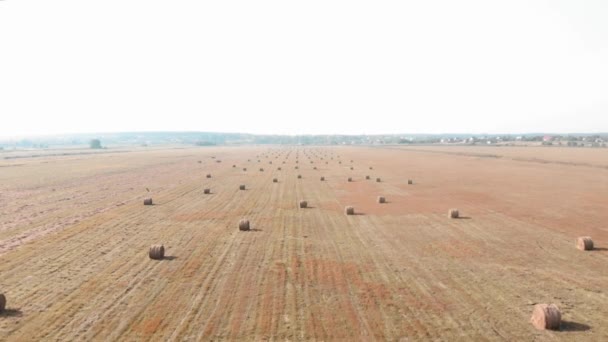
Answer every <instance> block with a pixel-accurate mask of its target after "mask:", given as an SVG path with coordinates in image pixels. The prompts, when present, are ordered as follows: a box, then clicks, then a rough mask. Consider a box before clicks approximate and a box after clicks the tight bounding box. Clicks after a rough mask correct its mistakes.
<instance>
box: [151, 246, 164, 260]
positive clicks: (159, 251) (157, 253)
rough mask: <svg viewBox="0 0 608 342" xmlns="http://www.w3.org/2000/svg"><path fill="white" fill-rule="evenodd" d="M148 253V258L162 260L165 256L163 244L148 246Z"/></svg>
mask: <svg viewBox="0 0 608 342" xmlns="http://www.w3.org/2000/svg"><path fill="white" fill-rule="evenodd" d="M148 255H149V256H150V259H154V260H162V259H163V258H164V257H165V246H163V245H152V246H150V252H149V254H148Z"/></svg>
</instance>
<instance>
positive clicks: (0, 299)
mask: <svg viewBox="0 0 608 342" xmlns="http://www.w3.org/2000/svg"><path fill="white" fill-rule="evenodd" d="M4 309H6V297H5V296H4V293H0V312H3V311H4Z"/></svg>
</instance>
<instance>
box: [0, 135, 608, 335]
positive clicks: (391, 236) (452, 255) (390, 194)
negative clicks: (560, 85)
mask: <svg viewBox="0 0 608 342" xmlns="http://www.w3.org/2000/svg"><path fill="white" fill-rule="evenodd" d="M479 149H480V148H473V149H471V150H470V151H468V150H466V148H465V147H461V148H459V150H457V151H450V150H449V149H448V151H447V152H450V153H446V148H444V147H437V148H436V149H434V148H432V147H420V148H415V147H411V148H402V147H386V148H381V147H374V148H367V147H357V148H355V147H327V148H323V147H310V148H304V147H297V148H296V147H238V148H236V147H221V148H220V147H209V148H187V149H166V150H162V149H156V150H150V151H145V150H137V151H124V152H123V153H96V154H72V155H62V154H61V152H56V153H53V154H49V155H36V156H35V157H27V156H23V157H20V158H19V159H18V164H19V166H14V165H15V160H14V159H0V274H1V275H2V276H1V277H0V289H1V290H2V291H1V293H3V294H4V295H5V296H6V299H7V305H6V310H5V312H4V313H2V314H0V340H6V341H36V340H48V341H55V340H66V341H67V340H111V341H117V340H125V341H133V340H135V341H137V340H153V341H200V340H205V341H206V340H271V339H272V340H292V341H293V340H326V341H329V340H342V341H345V340H348V341H356V340H361V341H373V340H391V341H398V340H403V341H406V340H410V341H413V340H445V341H476V340H490V341H494V340H496V341H504V340H508V341H530V340H538V341H571V340H577V341H606V340H608V324H606V318H607V317H608V286H607V285H606V284H608V225H607V224H606V222H608V211H607V210H606V203H608V169H605V168H603V165H604V160H608V158H607V157H606V156H605V155H603V156H601V157H600V156H598V155H597V153H599V152H593V153H589V152H587V151H585V150H582V149H569V148H563V149H558V148H550V149H547V151H551V152H550V153H548V154H547V155H544V154H539V155H542V156H543V158H544V159H547V160H548V159H551V158H554V157H553V155H555V159H551V161H552V162H538V160H532V159H530V156H529V154H533V153H532V152H529V151H527V150H525V148H517V149H514V150H512V151H511V150H506V149H507V148H498V147H497V148H491V147H487V148H486V147H484V148H483V151H484V152H483V153H485V154H489V155H498V154H501V153H502V151H509V157H501V158H483V157H479V156H476V155H472V154H474V153H480V152H478V150H479ZM520 150H521V157H518V153H519V152H518V151H520ZM555 150H559V153H557V152H553V151H555ZM532 151H535V149H532ZM602 151H603V153H605V154H608V150H602ZM452 152H458V153H452ZM297 155H299V157H300V159H303V160H308V159H309V158H310V160H311V161H314V162H315V165H319V170H320V171H322V174H324V175H325V176H324V177H325V179H326V181H324V182H320V181H319V179H320V178H319V175H318V173H319V171H316V170H313V169H312V168H309V167H304V168H302V169H300V170H297V169H295V168H294V166H295V165H296V156H297ZM504 155H507V154H506V153H504ZM212 156H216V157H217V158H218V159H221V160H223V161H225V162H224V163H217V162H216V161H215V159H213V158H211V157H212ZM268 157H274V158H278V159H280V160H284V161H285V163H286V165H288V166H289V167H285V168H284V169H283V170H282V171H281V170H270V169H268V170H265V172H243V171H242V169H241V167H243V166H247V167H252V165H254V166H255V164H256V162H255V161H256V160H258V158H260V159H262V158H264V159H265V158H268ZM321 157H323V158H325V159H329V160H336V161H332V162H330V163H329V164H322V163H317V162H319V161H321V160H322V159H321ZM253 158H255V159H253ZM351 159H352V160H355V161H354V162H353V165H354V170H349V169H347V168H345V167H343V166H341V165H340V164H339V163H338V162H337V160H345V161H346V160H351ZM199 160H200V161H201V163H198V161H199ZM248 160H253V161H248ZM232 165H240V166H239V168H233V167H232ZM369 165H374V167H373V169H374V173H377V174H378V175H381V176H382V182H373V181H367V182H365V181H355V182H345V181H344V179H345V178H347V177H349V176H352V177H353V178H354V179H363V177H365V173H364V172H365V171H367V172H369V170H368V169H369V167H368V166H369ZM254 170H255V169H254ZM403 170H406V171H407V173H406V175H404V172H403ZM208 173H210V174H212V175H213V177H212V178H208V179H207V178H205V175H206V174H208ZM300 174H301V175H302V178H301V179H298V177H297V175H300ZM278 177H280V178H281V182H279V183H273V182H272V180H273V179H274V178H278ZM202 178H205V184H204V185H203V184H201V179H202ZM374 178H375V176H374ZM408 178H409V179H415V180H416V185H415V186H411V185H409V186H408ZM240 184H247V191H239V185H240ZM203 187H205V188H207V187H208V188H212V189H213V195H212V196H201V192H202V191H203V189H204V188H203ZM376 194H381V195H383V196H386V198H387V199H389V201H387V202H386V203H384V204H382V205H379V204H378V198H377V195H376ZM146 197H151V198H153V199H154V205H151V206H143V205H142V199H143V198H146ZM301 199H306V200H307V201H309V203H311V205H312V206H310V207H309V208H308V209H306V210H300V209H299V206H298V205H294V204H295V203H299V200H301ZM350 205H352V206H353V207H354V208H355V215H345V214H344V208H345V206H350ZM448 208H458V209H459V210H460V212H461V217H460V219H457V220H451V219H449V218H448V217H446V216H447V215H446V211H447V209H448ZM242 218H246V219H247V220H250V222H251V225H252V226H251V230H249V231H240V230H239V229H238V227H237V225H238V223H239V220H241V219H242ZM580 236H591V237H593V242H594V249H593V250H590V251H587V252H581V251H580V250H578V249H576V248H574V245H573V244H574V241H575V239H576V238H577V237H580ZM160 243H162V244H163V245H164V248H165V249H166V255H165V256H164V258H163V260H151V259H150V258H149V255H148V252H149V249H150V246H151V245H153V244H160ZM538 303H554V304H556V305H557V306H558V307H559V309H560V312H561V330H559V331H551V330H538V329H536V328H535V327H534V326H533V325H532V324H530V317H531V315H532V312H533V310H534V307H535V304H538Z"/></svg>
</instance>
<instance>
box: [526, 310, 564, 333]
mask: <svg viewBox="0 0 608 342" xmlns="http://www.w3.org/2000/svg"><path fill="white" fill-rule="evenodd" d="M530 322H531V323H532V325H533V326H534V327H535V328H536V329H539V330H545V329H549V330H559V328H560V326H561V323H562V314H561V312H560V311H559V308H558V307H557V305H555V304H536V305H534V310H533V311H532V317H531V318H530Z"/></svg>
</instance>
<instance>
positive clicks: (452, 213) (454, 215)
mask: <svg viewBox="0 0 608 342" xmlns="http://www.w3.org/2000/svg"><path fill="white" fill-rule="evenodd" d="M459 216H460V213H459V212H458V209H450V210H449V211H448V217H449V218H453V219H457V218H458V217H459Z"/></svg>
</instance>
